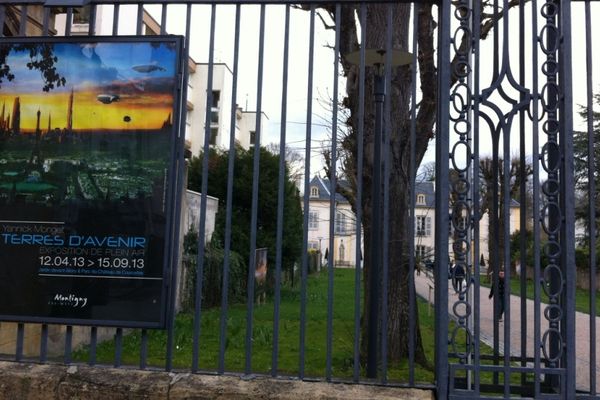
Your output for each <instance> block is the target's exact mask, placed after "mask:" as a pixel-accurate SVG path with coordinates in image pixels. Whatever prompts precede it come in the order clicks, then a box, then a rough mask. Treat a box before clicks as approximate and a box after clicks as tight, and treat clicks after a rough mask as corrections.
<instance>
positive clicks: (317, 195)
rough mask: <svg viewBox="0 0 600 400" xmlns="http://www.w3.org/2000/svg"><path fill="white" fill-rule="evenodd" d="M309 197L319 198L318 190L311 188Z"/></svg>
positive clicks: (314, 187)
mask: <svg viewBox="0 0 600 400" xmlns="http://www.w3.org/2000/svg"><path fill="white" fill-rule="evenodd" d="M310 197H319V188H318V187H316V186H313V187H311V188H310Z"/></svg>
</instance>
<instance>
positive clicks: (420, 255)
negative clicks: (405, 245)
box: [415, 244, 429, 261]
mask: <svg viewBox="0 0 600 400" xmlns="http://www.w3.org/2000/svg"><path fill="white" fill-rule="evenodd" d="M428 256H429V247H427V246H423V245H421V244H419V245H416V246H415V257H416V258H417V261H423V260H425V259H426V258H427V257H428Z"/></svg>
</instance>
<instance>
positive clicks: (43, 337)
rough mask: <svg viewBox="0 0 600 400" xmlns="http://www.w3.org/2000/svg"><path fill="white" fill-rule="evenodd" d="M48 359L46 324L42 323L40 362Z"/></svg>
mask: <svg viewBox="0 0 600 400" xmlns="http://www.w3.org/2000/svg"><path fill="white" fill-rule="evenodd" d="M47 359H48V324H42V332H41V335H40V362H42V363H43V362H46V360H47Z"/></svg>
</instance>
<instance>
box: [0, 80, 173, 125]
mask: <svg viewBox="0 0 600 400" xmlns="http://www.w3.org/2000/svg"><path fill="white" fill-rule="evenodd" d="M98 94H99V93H98V91H97V90H90V91H79V92H75V93H74V95H73V129H74V130H104V129H107V130H133V129H141V130H144V129H159V128H161V127H162V125H163V123H164V122H165V120H166V119H167V118H168V117H169V114H170V113H171V112H172V109H173V103H172V99H173V97H172V96H171V95H170V94H161V93H147V94H141V95H140V94H135V95H122V96H121V98H120V100H119V101H116V102H113V103H110V104H103V103H101V102H100V101H98V99H97V96H98ZM69 95H70V92H61V93H56V92H55V93H45V94H41V95H40V94H31V93H23V94H13V93H1V94H0V107H2V105H5V111H4V116H5V118H6V117H7V116H8V115H10V114H11V113H12V109H13V103H14V99H15V97H17V96H18V97H19V98H20V103H21V130H22V131H33V130H35V127H36V122H37V111H38V109H39V110H40V111H41V117H40V128H41V130H42V131H46V130H47V128H48V116H49V115H50V114H51V116H52V129H54V128H61V129H62V128H65V127H66V126H67V110H68V104H69ZM125 116H129V117H130V121H129V122H125V121H124V119H123V118H124V117H125ZM11 118H12V117H11Z"/></svg>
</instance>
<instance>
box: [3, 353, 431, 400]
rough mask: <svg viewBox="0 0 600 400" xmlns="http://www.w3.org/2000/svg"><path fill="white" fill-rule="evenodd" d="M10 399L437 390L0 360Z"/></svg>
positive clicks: (421, 393)
mask: <svg viewBox="0 0 600 400" xmlns="http://www.w3.org/2000/svg"><path fill="white" fill-rule="evenodd" d="M0 399H2V400H4V399H6V400H13V399H14V400H79V399H81V400H83V399H85V400H96V399H98V400H99V399H103V400H104V399H111V400H122V399H136V400H138V399H140V400H141V399H149V400H155V399H156V400H158V399H169V400H183V399H190V400H191V399H194V400H204V399H206V400H208V399H211V400H212V399H216V400H242V399H244V400H253V399H277V400H292V399H301V400H312V399H328V400H329V399H331V400H335V399H340V400H342V399H343V400H349V399H350V400H362V399H364V400H367V399H369V400H370V399H378V400H387V399H389V400H392V399H393V400H402V399H406V400H408V399H411V400H412V399H417V400H433V399H435V396H434V394H433V391H429V390H421V389H404V388H392V387H380V386H368V385H349V384H339V383H324V382H316V383H314V382H302V381H297V380H288V379H270V378H265V377H257V378H253V379H244V378H241V377H237V376H207V375H197V374H189V373H188V374H182V373H167V372H157V371H140V370H132V369H126V368H106V367H88V366H82V365H77V366H64V365H49V364H25V363H16V362H0Z"/></svg>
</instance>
